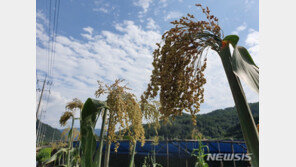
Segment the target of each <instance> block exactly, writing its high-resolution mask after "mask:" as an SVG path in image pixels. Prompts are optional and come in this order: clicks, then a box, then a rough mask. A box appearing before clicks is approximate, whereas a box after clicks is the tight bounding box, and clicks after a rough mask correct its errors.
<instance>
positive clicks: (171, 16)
mask: <svg viewBox="0 0 296 167" xmlns="http://www.w3.org/2000/svg"><path fill="white" fill-rule="evenodd" d="M182 15H183V14H182V13H181V12H178V11H170V12H169V13H168V14H167V16H166V17H165V18H164V20H165V21H168V20H171V19H177V18H180V17H181V16H182Z"/></svg>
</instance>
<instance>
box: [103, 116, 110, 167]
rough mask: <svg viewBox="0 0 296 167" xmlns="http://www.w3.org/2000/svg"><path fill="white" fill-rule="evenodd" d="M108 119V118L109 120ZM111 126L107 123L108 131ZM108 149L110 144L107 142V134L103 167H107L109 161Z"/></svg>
mask: <svg viewBox="0 0 296 167" xmlns="http://www.w3.org/2000/svg"><path fill="white" fill-rule="evenodd" d="M109 119H110V118H109ZM110 126H111V122H110V121H109V123H108V129H109V128H110ZM110 147H111V142H109V139H108V134H107V139H106V151H105V158H104V167H108V166H109V159H110Z"/></svg>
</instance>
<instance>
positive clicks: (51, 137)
mask: <svg viewBox="0 0 296 167" xmlns="http://www.w3.org/2000/svg"><path fill="white" fill-rule="evenodd" d="M39 125H40V127H41V130H42V134H43V135H44V136H43V140H42V141H44V142H51V141H56V140H60V138H61V134H62V133H61V132H60V130H59V129H56V128H53V127H51V126H50V125H47V124H45V123H42V122H40V124H39V120H37V123H36V129H38V126H39Z"/></svg>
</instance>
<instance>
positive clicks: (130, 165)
mask: <svg viewBox="0 0 296 167" xmlns="http://www.w3.org/2000/svg"><path fill="white" fill-rule="evenodd" d="M136 146H137V142H135V143H133V150H132V153H131V161H130V164H129V167H133V166H134V159H135V154H136Z"/></svg>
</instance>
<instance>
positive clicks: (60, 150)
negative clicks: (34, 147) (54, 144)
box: [44, 148, 68, 164]
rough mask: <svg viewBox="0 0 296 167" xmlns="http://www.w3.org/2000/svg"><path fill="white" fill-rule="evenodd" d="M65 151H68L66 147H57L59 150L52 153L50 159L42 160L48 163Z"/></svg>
mask: <svg viewBox="0 0 296 167" xmlns="http://www.w3.org/2000/svg"><path fill="white" fill-rule="evenodd" d="M67 151H68V148H61V149H59V151H57V152H56V153H55V154H54V155H52V156H51V157H50V159H48V160H46V161H45V162H44V164H49V163H51V162H54V161H56V160H57V159H58V158H59V157H60V156H62V155H63V154H64V153H67Z"/></svg>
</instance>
